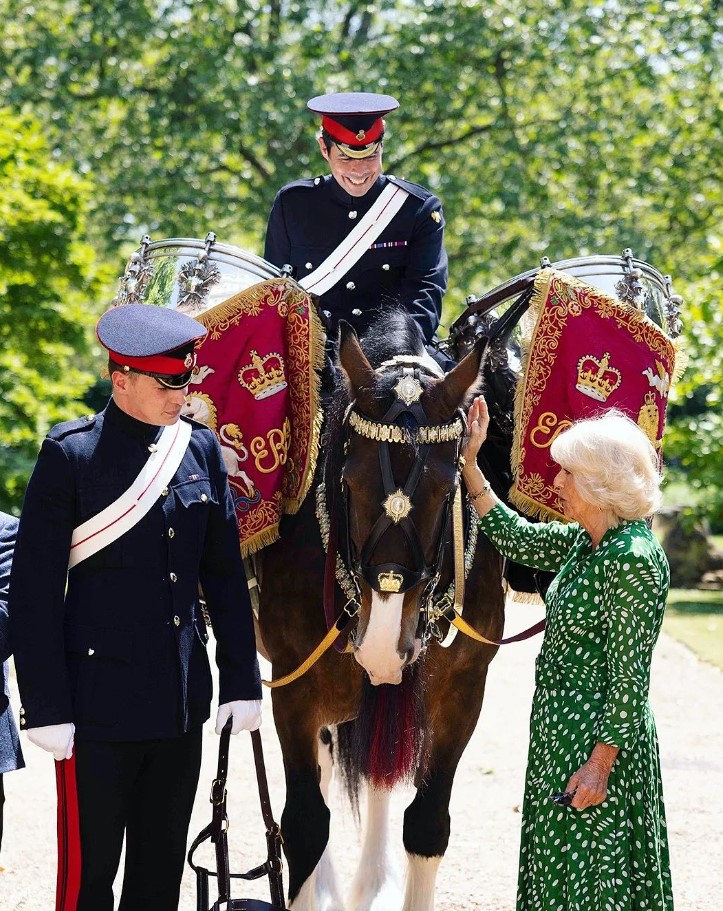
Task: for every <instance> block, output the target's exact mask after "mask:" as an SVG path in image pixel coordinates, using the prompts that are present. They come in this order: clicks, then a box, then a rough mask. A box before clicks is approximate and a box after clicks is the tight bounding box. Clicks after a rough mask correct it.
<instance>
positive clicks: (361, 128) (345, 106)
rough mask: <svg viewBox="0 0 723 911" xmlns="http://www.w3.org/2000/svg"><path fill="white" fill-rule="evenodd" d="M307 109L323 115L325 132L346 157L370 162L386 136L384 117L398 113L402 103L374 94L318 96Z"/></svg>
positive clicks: (338, 93) (355, 93) (322, 126)
mask: <svg viewBox="0 0 723 911" xmlns="http://www.w3.org/2000/svg"><path fill="white" fill-rule="evenodd" d="M306 106H307V108H308V109H309V110H310V111H313V112H314V113H315V114H321V115H322V117H321V128H322V130H323V131H324V132H325V133H327V134H328V135H329V136H330V137H331V138H332V139H333V141H334V142H335V143H336V144H337V146H339V148H340V149H341V151H342V152H343V153H344V154H345V155H347V156H348V157H349V158H368V157H369V156H371V155H373V154H374V153H375V152H376V151H377V148H378V147H379V143H380V142H381V140H382V138H383V136H384V120H383V117H384V115H385V114H389V113H390V112H391V111H396V109H397V108H398V107H399V102H398V101H397V99H396V98H393V97H392V96H391V95H377V94H375V93H374V92H335V93H333V94H331V95H318V96H317V97H316V98H312V99H311V101H309V102H308V103H307V105H306Z"/></svg>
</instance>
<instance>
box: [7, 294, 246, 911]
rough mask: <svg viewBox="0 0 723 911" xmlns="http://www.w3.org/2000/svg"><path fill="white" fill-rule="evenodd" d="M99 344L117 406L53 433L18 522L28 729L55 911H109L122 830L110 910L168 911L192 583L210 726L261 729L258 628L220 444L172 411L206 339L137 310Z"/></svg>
mask: <svg viewBox="0 0 723 911" xmlns="http://www.w3.org/2000/svg"><path fill="white" fill-rule="evenodd" d="M97 334H98V338H99V340H100V342H101V344H102V345H103V346H104V347H105V348H106V349H108V352H109V370H110V374H111V380H112V383H113V397H112V399H111V401H110V402H109V403H108V405H107V407H106V409H105V410H104V411H103V412H101V413H100V414H97V415H90V416H88V417H87V418H84V419H82V420H78V421H70V422H68V423H65V424H60V425H58V426H57V427H55V428H53V430H51V431H50V433H49V434H48V437H47V438H46V440H45V441H44V443H43V446H42V449H41V451H40V455H39V457H38V461H37V464H36V466H35V470H34V472H33V475H32V477H31V479H30V483H29V485H28V489H27V493H26V496H25V504H24V507H23V511H22V516H21V519H20V528H19V532H18V540H17V545H16V549H15V558H14V563H13V571H12V577H11V592H12V606H13V611H12V614H13V616H12V622H13V626H12V630H13V644H14V651H15V664H16V669H17V676H18V684H19V688H20V695H21V699H22V702H23V708H22V710H21V727H23V728H24V729H25V731H26V733H27V735H28V739H29V740H31V741H32V742H33V743H35V744H37V745H38V746H40V747H42V748H43V749H45V750H47V751H48V752H51V753H52V754H53V755H54V756H55V758H56V760H59V761H58V762H57V763H56V776H57V779H58V786H59V810H60V819H61V820H62V824H61V825H60V826H59V836H60V835H62V838H61V840H60V845H59V866H60V869H59V877H58V888H59V893H58V905H57V907H58V908H62V909H63V911H112V909H113V893H112V884H113V880H114V877H115V874H116V871H117V868H118V864H119V860H120V854H121V847H122V843H123V838H124V835H125V839H126V861H125V876H124V881H123V892H122V896H121V900H120V909H122V911H146V909H147V911H151V909H153V911H175V909H176V908H177V907H178V897H179V889H180V882H181V876H182V872H183V864H184V855H185V848H186V837H187V833H188V825H189V821H190V816H191V809H192V806H193V801H194V795H195V792H196V787H197V783H198V776H199V769H200V761H201V729H202V725H203V723H204V721H206V719H207V718H208V717H209V707H210V701H211V696H212V681H211V672H210V668H209V663H208V658H207V655H206V641H207V638H208V636H207V632H206V625H205V623H204V617H203V615H202V612H201V605H200V604H199V583H200V586H201V588H202V591H203V596H204V598H205V601H206V604H207V609H208V614H209V616H210V619H211V623H212V626H213V630H214V635H215V639H216V663H217V665H218V669H219V687H220V693H219V702H220V708H219V710H218V715H217V730H220V728H221V727H222V726H223V724H224V722H225V721H226V720H227V719H228V718H232V719H233V727H232V732H234V733H237V732H238V731H239V730H242V729H248V730H253V729H255V728H256V727H258V725H259V724H260V718H261V701H260V700H261V683H260V676H259V668H258V662H257V658H256V647H255V640H254V630H253V623H252V615H251V610H250V605H249V598H248V590H247V585H246V579H245V576H244V570H243V565H242V561H241V556H240V551H239V541H238V536H237V528H236V520H235V516H234V509H233V505H232V502H231V498H230V494H229V490H228V484H227V477H226V472H225V470H224V467H223V461H222V458H221V452H220V449H219V445H218V443H217V441H216V438H215V437H214V435H213V433H212V432H211V431H210V430H209V429H208V428H207V427H205V426H204V425H202V424H198V423H195V422H193V421H190V420H188V419H186V418H182V417H181V416H180V412H181V406H182V405H183V403H184V399H185V395H186V392H187V386H188V382H189V380H190V377H191V373H192V370H193V367H194V364H195V353H194V341H195V340H196V339H198V338H200V337H201V336H203V335H204V334H205V330H204V329H203V327H202V326H201V325H200V324H199V323H197V322H196V321H195V320H193V319H191V318H190V317H188V316H184V315H183V314H180V313H178V312H176V311H172V310H168V309H165V308H157V307H151V306H147V305H143V304H137V305H133V304H131V305H127V306H122V307H116V308H114V309H112V310H109V311H108V312H107V313H105V314H104V315H103V316H102V317H101V319H100V321H99V323H98V327H97ZM69 567H70V569H69ZM66 580H67V590H66ZM76 789H77V794H76ZM76 815H77V819H79V833H78V835H77V837H76V835H74V831H73V828H74V825H73V824H74V819H75V818H76Z"/></svg>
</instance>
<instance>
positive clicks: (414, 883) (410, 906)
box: [402, 854, 442, 911]
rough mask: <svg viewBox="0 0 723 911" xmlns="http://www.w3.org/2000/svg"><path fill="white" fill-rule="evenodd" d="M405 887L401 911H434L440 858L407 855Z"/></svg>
mask: <svg viewBox="0 0 723 911" xmlns="http://www.w3.org/2000/svg"><path fill="white" fill-rule="evenodd" d="M407 862H408V867H407V885H406V888H405V891H404V907H403V909H402V911H434V885H435V883H436V881H437V870H438V869H439V865H440V863H441V862H442V858H441V857H420V855H419V854H407Z"/></svg>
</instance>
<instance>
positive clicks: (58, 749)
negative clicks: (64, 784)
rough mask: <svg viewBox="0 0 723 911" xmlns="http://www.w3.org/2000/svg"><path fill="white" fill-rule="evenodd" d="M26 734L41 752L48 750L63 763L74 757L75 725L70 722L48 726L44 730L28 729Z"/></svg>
mask: <svg viewBox="0 0 723 911" xmlns="http://www.w3.org/2000/svg"><path fill="white" fill-rule="evenodd" d="M25 733H26V734H27V735H28V740H29V741H30V742H31V743H34V744H35V746H36V747H40V749H41V750H47V752H48V753H52V754H53V756H54V757H55V758H56V759H57V760H58V762H61V761H62V760H63V759H70V757H71V756H72V755H73V740H74V737H75V725H74V724H72V723H71V722H70V721H66V722H65V724H48V725H46V726H45V727H42V728H28V729H27V730H26V731H25Z"/></svg>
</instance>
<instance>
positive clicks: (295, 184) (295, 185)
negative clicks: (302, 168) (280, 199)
mask: <svg viewBox="0 0 723 911" xmlns="http://www.w3.org/2000/svg"><path fill="white" fill-rule="evenodd" d="M323 183H324V178H323V177H302V178H301V179H300V180H292V181H291V183H287V184H285V186H283V187H282V188H281V189H280V190H279V193H280V194H281V193H286V192H288V191H289V190H297V189H299V188H303V189H312V190H313V189H314V187H318V186H321V185H322V184H323Z"/></svg>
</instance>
